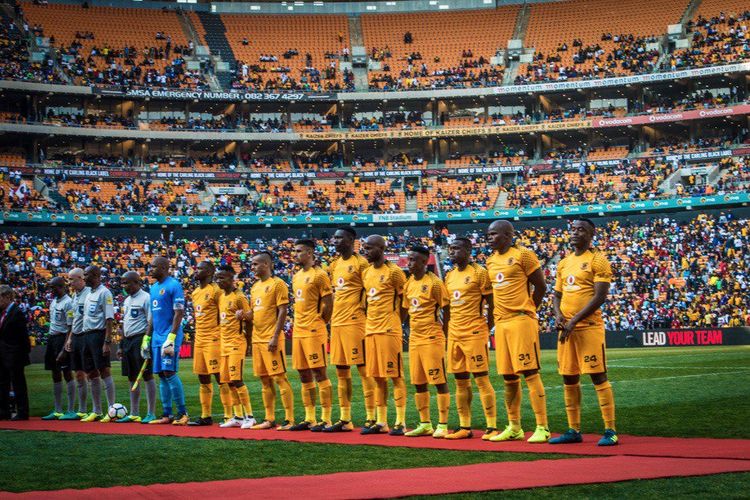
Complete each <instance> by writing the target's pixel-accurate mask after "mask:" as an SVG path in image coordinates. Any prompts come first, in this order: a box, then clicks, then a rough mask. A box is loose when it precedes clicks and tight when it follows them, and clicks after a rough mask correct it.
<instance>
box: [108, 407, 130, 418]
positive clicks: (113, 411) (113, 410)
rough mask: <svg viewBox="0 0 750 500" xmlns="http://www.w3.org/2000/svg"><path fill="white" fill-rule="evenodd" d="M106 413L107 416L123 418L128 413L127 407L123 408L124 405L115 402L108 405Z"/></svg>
mask: <svg viewBox="0 0 750 500" xmlns="http://www.w3.org/2000/svg"><path fill="white" fill-rule="evenodd" d="M107 414H108V415H109V418H124V417H126V416H127V414H128V409H127V408H125V405H121V404H120V403H115V404H113V405H112V406H110V407H109V410H108V411H107Z"/></svg>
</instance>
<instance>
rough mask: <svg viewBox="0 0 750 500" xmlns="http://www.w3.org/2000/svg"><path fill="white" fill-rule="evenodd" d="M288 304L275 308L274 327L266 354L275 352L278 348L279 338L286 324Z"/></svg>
mask: <svg viewBox="0 0 750 500" xmlns="http://www.w3.org/2000/svg"><path fill="white" fill-rule="evenodd" d="M288 305H289V304H279V305H278V306H276V325H275V326H274V328H273V335H272V336H271V340H269V341H268V352H276V349H278V347H279V336H280V335H281V331H282V330H283V329H284V324H285V323H286V315H287V309H288Z"/></svg>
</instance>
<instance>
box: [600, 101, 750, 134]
mask: <svg viewBox="0 0 750 500" xmlns="http://www.w3.org/2000/svg"><path fill="white" fill-rule="evenodd" d="M748 113H750V104H739V105H737V106H728V107H725V108H713V109H693V110H690V111H675V112H673V113H656V114H651V115H641V116H623V117H620V118H594V119H593V127H594V128H602V127H624V126H628V125H648V124H650V123H664V122H680V121H685V120H699V119H702V118H718V117H723V116H734V115H746V114H748Z"/></svg>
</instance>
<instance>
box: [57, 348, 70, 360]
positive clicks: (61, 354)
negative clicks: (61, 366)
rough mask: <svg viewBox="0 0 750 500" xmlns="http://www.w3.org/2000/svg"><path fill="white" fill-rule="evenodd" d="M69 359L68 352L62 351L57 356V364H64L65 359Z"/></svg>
mask: <svg viewBox="0 0 750 500" xmlns="http://www.w3.org/2000/svg"><path fill="white" fill-rule="evenodd" d="M67 357H68V351H66V350H64V349H63V350H62V351H60V354H58V355H57V362H58V363H62V362H63V360H64V359H65V358H67Z"/></svg>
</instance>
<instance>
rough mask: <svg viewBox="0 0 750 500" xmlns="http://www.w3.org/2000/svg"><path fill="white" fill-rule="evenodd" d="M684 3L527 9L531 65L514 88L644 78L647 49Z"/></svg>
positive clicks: (651, 65) (604, 0)
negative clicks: (552, 82)
mask: <svg viewBox="0 0 750 500" xmlns="http://www.w3.org/2000/svg"><path fill="white" fill-rule="evenodd" d="M685 7H686V2H684V1H681V0H653V1H650V2H623V1H621V0H570V1H566V2H549V3H538V4H534V5H532V6H531V17H530V19H529V25H528V30H527V34H526V39H525V46H526V47H532V48H534V49H535V51H536V54H535V56H534V62H533V63H531V64H528V65H526V67H525V68H524V69H523V70H521V71H519V75H518V76H517V77H516V83H517V84H522V83H529V82H537V81H549V80H571V79H580V78H603V77H610V76H619V75H626V74H632V73H647V72H651V71H653V70H654V69H655V68H656V63H657V61H658V59H659V53H658V52H656V51H654V50H651V49H649V48H647V46H646V45H647V44H648V43H649V42H656V41H658V40H659V39H660V37H661V36H662V35H663V34H664V33H665V31H666V28H667V26H668V25H670V24H674V23H676V22H678V21H679V20H680V16H681V15H682V13H683V11H684V9H685Z"/></svg>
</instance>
